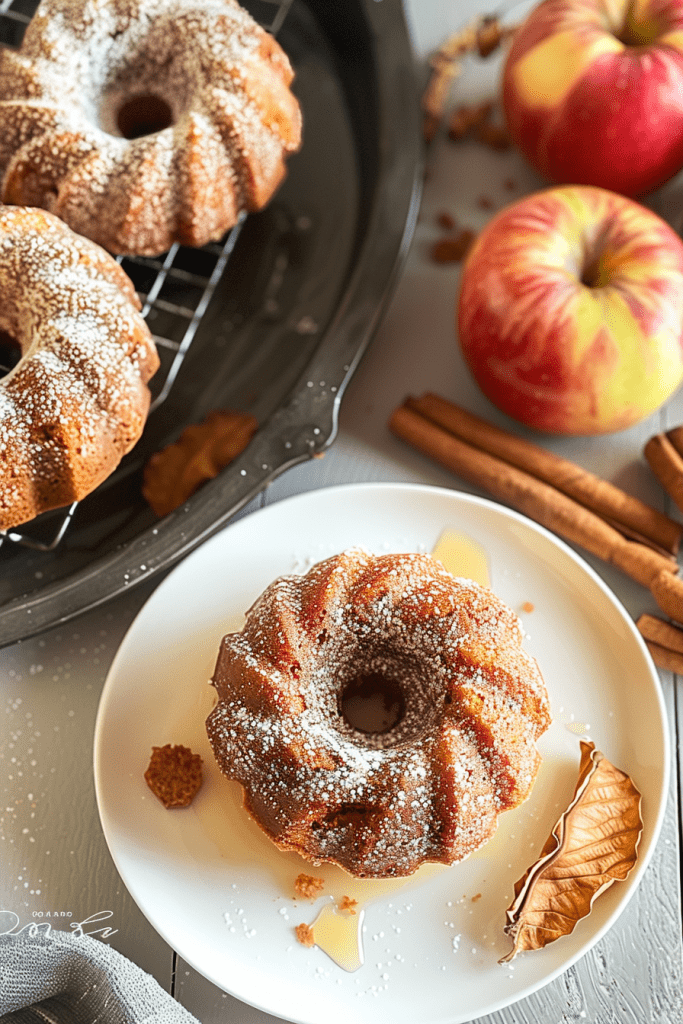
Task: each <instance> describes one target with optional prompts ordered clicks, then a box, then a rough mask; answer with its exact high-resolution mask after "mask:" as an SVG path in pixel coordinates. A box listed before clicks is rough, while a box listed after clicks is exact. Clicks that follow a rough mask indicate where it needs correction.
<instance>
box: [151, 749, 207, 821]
mask: <svg viewBox="0 0 683 1024" xmlns="http://www.w3.org/2000/svg"><path fill="white" fill-rule="evenodd" d="M202 778H203V776H202V759H201V757H200V756H199V754H193V753H192V751H191V750H190V749H189V747H183V746H173V747H172V746H171V744H170V743H167V744H166V745H165V746H164V747H152V756H151V758H150V762H149V767H148V768H147V771H146V772H145V782H146V783H147V785H148V786H149V788H150V789H151V790H152V792H153V793H154V795H155V796H156V797H157V798H158V799H159V800H161V802H162V804H163V805H164V807H169V808H170V807H187V806H188V805H189V804H191V803H192V801H193V799H194V797H195V796H196V794H197V792H198V790H199V788H200V786H201V784H202Z"/></svg>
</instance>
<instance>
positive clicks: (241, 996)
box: [93, 482, 671, 1024]
mask: <svg viewBox="0 0 683 1024" xmlns="http://www.w3.org/2000/svg"><path fill="white" fill-rule="evenodd" d="M392 492H393V493H394V495H395V496H396V497H397V498H398V497H400V495H401V494H413V495H418V496H424V498H425V500H429V498H430V497H432V496H434V495H436V496H438V498H437V500H438V499H441V498H443V497H446V499H447V500H449V501H453V502H454V503H455V504H459V503H464V504H465V505H471V506H474V507H476V506H479V507H481V508H483V509H487V510H489V511H490V512H492V513H494V514H497V515H501V516H502V517H503V518H504V519H510V520H512V521H515V522H517V523H519V524H521V525H522V526H523V527H524V528H527V529H528V530H530V531H531V532H532V533H536V534H538V535H539V536H540V537H542V538H544V539H545V540H546V541H548V542H550V544H551V546H554V547H555V548H557V549H558V550H559V551H560V552H561V553H562V554H563V555H564V556H566V557H567V558H568V559H569V560H570V561H571V562H573V563H574V564H575V566H576V567H578V568H579V569H580V570H581V571H582V572H583V573H585V574H586V576H587V577H588V578H589V579H590V581H591V582H592V583H593V584H594V585H595V586H596V587H597V588H598V590H599V591H600V592H601V593H602V596H603V597H604V598H606V599H607V601H608V603H610V604H611V605H612V606H613V608H614V609H615V610H616V612H617V613H618V615H619V617H620V618H621V620H622V622H623V624H624V625H625V626H626V628H627V631H628V632H629V634H630V637H631V639H632V641H633V642H634V643H635V644H636V646H637V647H638V648H639V649H640V652H641V654H642V655H643V657H644V660H645V662H646V663H647V664H648V666H649V669H650V674H651V681H652V684H653V692H654V696H655V698H656V701H657V711H658V714H659V719H660V724H661V729H662V731H661V743H662V750H663V757H662V764H661V765H660V768H661V773H662V774H661V784H660V787H659V799H658V803H657V810H656V814H655V816H654V823H653V825H652V828H651V836H650V841H649V843H648V846H647V849H646V851H645V853H644V854H641V855H639V857H638V861H637V863H636V865H635V866H634V868H633V869H632V871H631V874H630V875H629V879H628V882H629V884H628V886H627V887H624V889H623V890H622V892H623V895H622V897H621V898H620V899H619V901H618V903H617V905H616V907H615V908H614V910H613V911H612V913H611V914H610V915H609V917H608V918H607V919H606V920H605V922H604V923H603V924H602V925H601V926H600V927H598V928H597V929H595V930H594V931H593V932H592V933H591V935H590V936H589V937H588V938H587V940H586V942H585V943H584V944H583V945H582V946H581V947H580V948H579V949H578V950H577V951H576V952H575V953H574V954H571V955H569V956H568V957H567V959H566V960H565V961H564V962H563V963H562V964H561V965H560V966H558V967H557V968H556V969H553V970H551V971H549V972H548V973H547V974H546V975H545V976H543V977H542V978H541V979H539V980H537V981H535V982H533V983H531V984H530V985H529V986H527V988H526V989H524V990H523V991H519V992H516V993H514V995H512V997H511V998H507V997H505V998H502V999H499V1000H496V1001H494V1002H491V1003H489V1004H487V1005H486V1006H485V1007H484V1008H483V1009H482V1010H481V1011H478V1016H485V1015H488V1014H492V1013H495V1012H497V1011H498V1010H501V1009H504V1008H505V1007H508V1006H511V1005H514V1004H515V1003H517V1002H519V1001H520V1000H522V999H525V998H527V997H528V996H530V995H532V994H533V993H534V992H537V991H539V990H540V989H541V988H543V987H545V986H546V985H547V984H549V983H550V982H552V981H553V980H555V979H556V978H558V977H559V976H561V975H562V974H564V973H565V972H566V971H567V970H568V969H569V968H570V967H572V966H573V965H574V964H575V963H576V962H577V961H578V960H579V959H581V958H582V957H583V956H584V955H585V954H586V953H587V952H588V951H589V950H590V949H592V948H593V947H594V946H595V944H596V943H597V942H599V941H600V940H601V939H602V938H603V936H604V935H606V934H607V932H608V931H609V930H610V929H611V928H612V927H613V925H614V924H615V922H616V921H617V920H618V918H619V917H620V915H621V913H622V912H623V910H624V909H625V908H626V906H627V905H628V903H629V901H630V899H631V897H632V895H633V893H634V892H635V891H636V889H637V887H638V884H639V883H640V881H641V879H642V877H643V875H644V873H645V871H646V869H647V867H648V865H649V863H650V860H651V858H652V855H653V853H654V850H655V848H656V845H657V840H658V837H659V835H660V832H661V829H662V825H663V822H664V817H665V813H666V804H667V798H668V790H669V785H670V763H671V749H670V736H669V727H668V718H667V713H666V707H665V704H664V697H663V693H662V687H661V682H660V679H659V675H658V672H657V669H656V667H655V665H654V663H653V661H652V658H651V655H650V653H649V651H648V650H647V647H646V645H645V642H644V640H643V638H642V637H641V635H640V633H639V632H638V630H637V629H636V627H635V624H634V622H633V619H632V618H631V616H630V614H629V613H628V611H627V610H626V608H625V607H624V606H623V604H622V602H621V601H620V600H619V598H618V597H617V596H616V595H615V594H614V592H613V591H612V590H611V589H610V587H609V586H608V585H607V584H606V583H605V582H604V580H603V579H602V578H601V577H600V575H599V574H598V573H597V572H596V571H595V570H594V569H593V567H592V566H591V565H590V564H589V563H588V562H586V561H585V559H584V558H582V556H581V555H580V554H579V553H577V552H576V551H575V550H574V549H573V548H572V547H571V546H570V545H568V544H567V543H565V542H564V541H563V540H562V539H561V538H559V537H558V536H557V535H556V534H554V533H552V532H551V531H549V530H547V529H546V528H545V527H542V526H540V525H539V524H538V523H536V522H534V521H533V520H531V519H529V518H528V517H526V516H524V515H522V514H521V513H518V512H516V511H515V510H514V509H510V508H508V507H507V506H504V505H501V504H500V503H498V502H495V501H492V500H490V499H488V498H483V497H479V496H477V495H473V494H470V493H467V492H463V491H458V490H454V489H452V488H448V487H440V486H434V485H427V484H411V483H392V482H377V483H373V482H367V483H356V484H336V485H333V486H330V487H324V488H319V489H315V490H311V491H305V492H302V493H299V494H295V495H292V496H290V497H287V498H284V499H282V500H280V501H277V502H273V503H272V504H270V505H266V506H265V507H263V508H260V509H258V510H256V511H254V512H252V513H249V515H247V516H243V517H241V518H240V519H238V520H236V521H234V522H233V523H231V524H229V525H228V526H227V527H226V528H224V529H223V530H222V531H221V532H219V533H218V534H216V535H215V536H214V537H212V538H210V539H209V540H208V541H206V542H205V543H204V544H202V545H201V546H200V547H199V548H198V549H196V550H194V551H193V552H191V553H190V554H189V555H188V556H187V558H185V559H184V560H183V561H182V562H181V563H179V564H178V565H177V566H176V567H175V568H174V569H173V570H172V571H171V572H170V573H169V574H168V576H166V577H165V579H164V580H163V581H162V582H161V583H160V584H159V586H158V587H157V588H156V590H155V591H154V592H153V593H152V595H151V596H150V597H149V598H148V599H147V601H146V602H145V604H144V605H143V606H142V608H141V609H140V610H139V612H138V613H137V615H136V617H135V619H134V620H133V622H132V624H131V626H130V627H129V629H128V630H127V632H126V634H125V635H124V637H123V639H122V641H121V644H120V646H119V648H118V650H117V653H116V655H115V657H114V659H113V661H112V664H111V666H110V669H109V672H108V674H107V678H106V680H105V684H104V687H103V689H102V695H101V698H100V703H99V707H98V712H97V717H96V722H95V731H94V751H93V762H94V779H95V793H96V800H97V806H98V812H99V814H100V821H101V824H102V829H103V832H104V835H105V839H106V842H107V845H108V847H109V850H110V854H111V856H112V859H113V861H114V864H115V866H116V868H117V871H118V872H119V874H120V875H121V878H122V880H123V881H124V884H125V885H126V887H127V888H128V891H129V892H130V894H131V896H132V898H133V899H134V901H135V902H136V903H137V905H138V907H139V908H140V910H141V912H142V913H143V915H144V916H145V917H146V918H147V920H148V921H149V922H150V924H152V927H154V928H155V930H157V932H158V933H159V934H160V935H161V937H162V938H163V939H164V941H166V942H167V943H168V945H169V946H170V947H171V948H172V949H175V950H176V952H177V953H178V954H179V955H180V956H182V957H183V959H184V960H185V961H186V962H187V963H188V964H190V966H192V967H194V969H195V970H197V972H198V973H199V974H202V975H203V976H204V977H207V980H209V981H210V982H212V983H213V984H216V985H217V986H218V987H220V988H221V989H222V990H223V991H226V992H228V993H229V994H230V995H232V996H234V998H236V999H238V1000H241V1001H243V1002H245V1003H246V1004H248V1005H250V1006H253V1007H254V1008H255V1009H257V1010H260V1011H262V1012H264V1013H268V1014H272V1015H273V1016H278V1011H277V1009H276V1008H274V1007H273V1005H272V1004H271V1003H269V1002H267V1001H261V1000H259V999H253V998H251V997H250V996H249V995H247V994H245V993H243V992H239V993H238V992H235V991H232V990H229V989H226V988H225V985H224V984H222V983H221V982H220V981H219V980H217V979H216V978H212V977H208V976H207V975H206V974H205V973H204V972H203V971H202V967H201V965H200V964H198V963H196V962H193V960H192V957H191V955H188V953H187V951H185V952H183V951H181V950H180V949H177V947H176V945H175V944H174V942H173V941H172V939H171V937H170V936H168V935H166V934H164V932H163V931H162V930H161V929H159V927H158V926H157V925H156V924H155V923H154V921H153V920H151V918H150V917H149V915H148V913H147V911H146V909H145V907H144V906H143V905H142V904H141V902H140V900H139V898H138V896H137V895H136V894H135V892H133V891H132V890H131V887H130V886H129V884H128V882H127V881H126V878H125V874H124V872H123V871H122V867H121V863H120V858H119V856H118V852H117V850H116V849H115V848H113V847H112V843H111V834H110V832H109V829H108V825H107V814H106V809H105V808H104V807H103V802H102V791H103V785H102V767H103V766H102V764H101V761H100V756H99V753H100V749H101V737H102V729H103V727H104V721H105V717H106V708H107V700H108V698H109V694H110V690H111V687H112V685H113V681H114V680H115V679H116V676H117V673H118V672H119V670H120V667H121V664H122V663H125V658H126V653H127V647H128V645H129V643H130V642H131V640H132V638H133V637H134V636H135V634H136V629H137V624H138V620H139V619H140V618H141V617H142V616H143V613H144V612H145V610H146V609H148V607H149V606H150V604H151V603H153V602H154V601H155V600H158V599H159V595H161V596H162V597H163V595H164V594H165V592H166V591H167V590H171V589H172V588H173V587H174V586H175V585H176V580H177V579H178V577H179V576H181V575H182V574H183V573H185V572H189V571H191V567H192V562H193V560H195V559H199V558H200V557H202V556H203V555H205V553H206V552H205V549H207V548H210V547H211V546H214V545H215V546H216V547H217V548H218V547H219V546H220V545H222V544H225V543H228V544H229V543H230V541H226V537H229V536H231V534H232V532H234V531H235V530H237V529H239V528H240V524H245V523H246V522H248V521H252V520H254V518H255V517H259V520H262V519H266V518H270V517H273V518H277V517H278V516H279V515H281V514H282V512H283V510H285V514H286V510H288V509H289V508H291V506H293V505H298V504H306V503H309V502H312V503H315V502H317V501H319V500H323V501H327V500H334V499H335V498H336V497H338V496H344V497H346V496H351V497H353V498H354V499H357V500H362V499H367V498H368V497H371V496H372V495H373V494H375V493H377V494H387V493H392ZM323 496H324V497H323ZM242 528H244V527H243V526H242ZM361 546H362V545H361ZM282 1019H286V1020H291V1021H292V1022H293V1024H317V1021H313V1020H312V1018H310V1017H309V1016H306V1015H304V1016H301V1017H294V1016H291V1015H288V1016H287V1017H286V1018H282ZM470 1019H471V1014H469V1015H468V1017H467V1018H465V1017H460V1016H454V1017H452V1018H450V1019H449V1020H450V1021H452V1024H464V1022H465V1020H470ZM414 1024H418V1022H414ZM419 1024H446V1020H445V1018H443V1017H438V1018H437V1017H430V1016H428V1015H425V1016H424V1017H423V1018H422V1020H421V1021H420V1022H419Z"/></svg>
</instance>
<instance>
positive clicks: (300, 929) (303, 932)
mask: <svg viewBox="0 0 683 1024" xmlns="http://www.w3.org/2000/svg"><path fill="white" fill-rule="evenodd" d="M294 933H295V935H296V938H297V942H300V943H301V945H302V946H308V947H309V948H310V947H311V946H315V937H314V935H313V929H312V928H311V926H310V924H298V925H297V926H296V928H295V929H294Z"/></svg>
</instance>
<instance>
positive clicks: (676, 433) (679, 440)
mask: <svg viewBox="0 0 683 1024" xmlns="http://www.w3.org/2000/svg"><path fill="white" fill-rule="evenodd" d="M666 436H667V437H668V439H669V441H671V444H672V445H673V446H674V448H675V449H676V451H677V452H678V454H679V455H683V427H672V428H671V430H667V432H666Z"/></svg>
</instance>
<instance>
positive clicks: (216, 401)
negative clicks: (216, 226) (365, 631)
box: [0, 0, 422, 645]
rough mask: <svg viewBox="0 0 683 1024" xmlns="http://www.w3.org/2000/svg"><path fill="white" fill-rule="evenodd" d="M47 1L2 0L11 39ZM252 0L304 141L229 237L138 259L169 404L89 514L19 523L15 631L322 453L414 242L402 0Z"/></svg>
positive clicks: (202, 533)
mask: <svg viewBox="0 0 683 1024" xmlns="http://www.w3.org/2000/svg"><path fill="white" fill-rule="evenodd" d="M33 6H35V4H33V5H32V4H31V0H2V2H1V4H0V14H1V15H2V16H3V17H4V18H5V20H6V21H7V20H8V19H9V23H10V28H11V30H12V31H14V27H13V26H14V25H17V26H18V28H17V30H16V33H15V35H16V36H17V38H14V37H12V38H10V39H8V40H7V39H6V41H7V42H9V43H10V44H14V45H16V44H17V43H18V42H19V38H20V35H21V32H20V29H21V28H22V25H23V24H24V23H25V22H26V21H27V20H28V17H29V16H30V13H31V11H32V7H33ZM245 6H247V7H248V8H249V9H250V10H251V11H252V13H253V14H254V16H255V17H257V18H258V20H260V21H261V22H262V23H263V24H266V25H272V24H273V20H274V19H275V25H274V29H275V27H276V28H277V35H278V39H279V40H280V42H281V43H282V45H283V47H284V49H285V50H286V51H287V53H288V54H289V56H290V59H291V60H292V63H293V65H294V67H295V70H296V81H295V91H296V92H297V94H298V96H299V99H300V101H301V105H302V109H303V112H304V143H303V146H302V149H301V151H300V152H299V153H298V154H296V155H295V156H294V157H293V158H292V159H291V160H290V161H289V165H288V166H289V172H288V176H287V179H286V181H285V183H284V185H283V186H282V188H281V189H280V191H279V192H278V193H277V195H276V197H275V199H274V200H273V201H272V202H271V204H270V205H269V206H268V207H267V209H266V210H264V211H263V212H262V213H260V214H258V215H254V216H251V217H249V218H247V219H246V221H244V223H243V224H242V225H241V226H240V228H239V229H238V231H236V232H234V233H233V234H232V235H231V236H230V237H229V238H228V239H227V240H226V241H225V243H224V244H222V245H215V246H208V247H207V248H206V249H204V250H190V249H184V248H176V249H175V250H173V251H172V252H171V253H170V254H169V255H168V256H167V257H166V258H165V259H164V258H161V259H160V260H128V259H124V261H123V265H124V267H125V269H126V270H127V271H128V273H129V274H130V275H131V277H132V278H133V281H134V283H135V285H136V287H137V288H138V290H139V292H140V293H141V295H142V296H143V301H144V303H145V310H146V316H147V321H148V323H149V326H150V328H151V330H152V332H153V334H154V335H155V337H156V338H157V340H158V344H159V351H160V354H161V356H162V370H161V371H160V375H159V376H158V378H156V379H155V381H156V382H155V385H154V387H153V394H155V395H156V404H155V407H154V409H153V412H152V413H151V415H150V418H149V420H148V423H147V426H146V428H145V432H144V435H143V437H142V439H141V441H140V442H139V443H138V445H137V446H136V448H135V449H134V451H133V452H132V453H131V454H130V455H129V456H128V457H127V458H126V459H125V460H124V461H123V463H122V464H121V466H120V467H119V469H118V470H117V471H116V473H114V474H113V475H112V477H110V478H109V480H107V481H106V482H105V483H104V484H103V485H102V486H101V487H100V488H98V490H97V491H95V492H94V493H93V494H92V495H90V496H89V497H88V498H86V499H85V500H84V501H82V502H81V503H80V504H79V505H78V506H76V507H75V509H74V510H73V514H72V516H70V517H65V516H64V515H63V513H62V512H57V513H49V514H47V515H44V516H42V517H39V519H37V520H35V521H34V523H32V524H30V525H29V526H28V527H26V532H27V534H28V536H27V537H26V536H25V537H23V539H22V542H21V543H17V542H16V541H15V540H13V539H11V538H10V537H9V536H8V537H5V539H4V542H3V543H2V544H1V546H0V645H4V644H8V643H11V642H13V641H16V640H19V639H22V638H25V637H28V636H31V635H33V634H35V633H39V632H41V631H43V630H45V629H47V628H48V627H50V626H54V625H57V624H58V623H61V622H64V621H66V620H68V619H70V618H73V617H74V616H76V615H78V614H79V613H81V612H83V611H85V610H86V609H88V608H92V607H93V606H95V605H97V604H100V603H102V602H104V601H106V600H108V599H109V598H111V597H112V596H114V595H116V594H119V593H121V592H122V591H124V590H128V589H129V588H130V587H132V586H134V585H135V584H137V583H140V582H141V581H143V580H148V579H149V578H150V577H152V576H154V574H155V573H158V572H160V571H161V570H163V569H166V568H168V567H169V566H170V565H172V564H173V563H174V562H176V561H177V560H178V559H180V558H182V557H183V556H184V555H186V554H187V553H188V552H189V551H191V550H192V549H193V548H195V547H196V546H197V545H198V544H200V543H201V542H202V541H204V540H205V539H206V538H207V537H209V536H210V535H211V534H213V533H214V532H215V531H216V530H218V529H219V528H220V527H221V526H223V525H224V524H225V523H226V522H227V521H228V520H229V519H230V518H231V516H233V515H234V514H235V513H236V512H237V511H238V510H239V509H240V508H241V507H242V506H244V505H245V504H246V503H247V502H248V501H249V500H250V499H251V498H253V497H254V496H255V495H256V494H258V493H259V492H260V491H261V490H262V489H263V488H264V486H265V485H266V484H267V483H268V482H269V481H271V480H273V479H274V478H275V477H276V476H277V475H278V474H279V473H281V472H283V471H284V470H286V469H287V468H288V467H290V466H293V465H295V464H297V463H299V462H302V461H305V460H307V459H310V458H312V457H315V456H316V455H318V454H319V453H321V452H322V451H323V450H324V449H325V448H326V447H327V446H328V445H329V444H330V443H331V441H332V440H333V438H334V435H335V432H336V427H337V413H338V409H339V403H340V400H341V397H342V395H343V392H344V388H345V386H346V384H347V383H348V381H349V380H350V378H351V376H352V374H353V372H354V369H355V368H356V366H357V365H358V362H359V360H360V358H361V356H362V354H363V352H364V350H365V349H366V347H367V345H368V343H369V341H370V339H371V337H372V334H373V332H374V330H375V328H376V326H377V324H378V322H379V320H380V318H381V315H382V313H383V310H384V308H385V305H386V303H387V300H388V297H389V295H390V292H391V288H392V285H393V283H394V281H395V278H396V276H397V272H398V269H399V267H400V265H401V263H402V259H403V257H404V256H405V254H406V252H407V248H408V246H409V243H410V239H411V237H412V231H413V227H414V223H415V219H416V215H417V210H418V206H419V196H420V188H421V178H422V173H421V171H422V146H421V132H420V124H419V110H418V101H417V88H416V85H415V82H414V78H413V58H412V54H411V50H410V44H409V39H408V35H407V29H406V25H405V22H404V18H403V12H402V7H401V4H400V3H399V0H346V2H345V3H343V4H339V3H329V0H305V2H303V0H292V2H289V0H284V2H283V0H254V2H251V3H249V2H247V3H245ZM27 12H28V13H27ZM10 34H11V33H10ZM190 342H191V345H190ZM228 407H232V408H238V409H243V410H245V411H247V412H251V413H253V414H254V415H255V416H256V418H257V419H258V422H259V424H260V426H259V430H258V431H257V433H256V435H255V436H254V438H253V439H252V441H251V443H250V444H249V446H248V448H247V449H246V451H245V452H244V453H243V454H242V455H241V456H240V457H239V458H238V459H237V460H236V461H235V462H234V463H232V464H231V465H230V466H229V467H228V468H227V469H226V470H224V471H223V472H222V473H221V474H220V475H219V476H218V477H217V478H216V479H215V480H213V481H211V482H210V483H208V484H206V485H205V486H204V487H202V489H201V490H200V491H198V492H197V493H196V494H195V495H194V496H193V497H192V498H191V499H190V500H189V501H188V502H187V504H186V505H185V506H183V507H182V508H179V509H177V510H176V511H175V512H173V513H171V514H170V515H169V516H166V517H165V518H163V519H157V517H156V516H155V515H154V514H153V513H152V512H151V511H150V509H149V508H148V507H147V505H146V503H145V502H144V500H143V498H142V496H141V490H140V488H141V479H142V469H143V466H144V464H145V462H146V461H147V459H148V458H149V456H150V455H151V454H152V453H153V452H155V451H158V450H159V449H161V448H163V447H164V446H165V445H167V444H169V443H170V442H172V441H173V440H175V439H176V437H177V436H178V434H179V433H180V432H181V430H182V428H183V427H184V426H186V425H187V424H189V423H195V422H199V421H200V420H202V419H203V418H204V416H205V415H206V414H207V413H208V412H209V411H210V410H212V409H216V408H228ZM59 517H61V520H60V518H59ZM55 531H56V533H55ZM57 535H61V539H60V540H59V543H54V538H55V537H56V536H57ZM13 536H14V535H13ZM51 537H52V538H53V540H52V541H51V540H50V538H51ZM40 544H42V545H43V546H44V547H47V548H48V550H37V549H36V545H40ZM51 544H52V545H53V546H52V548H51V549H50V545H51Z"/></svg>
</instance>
